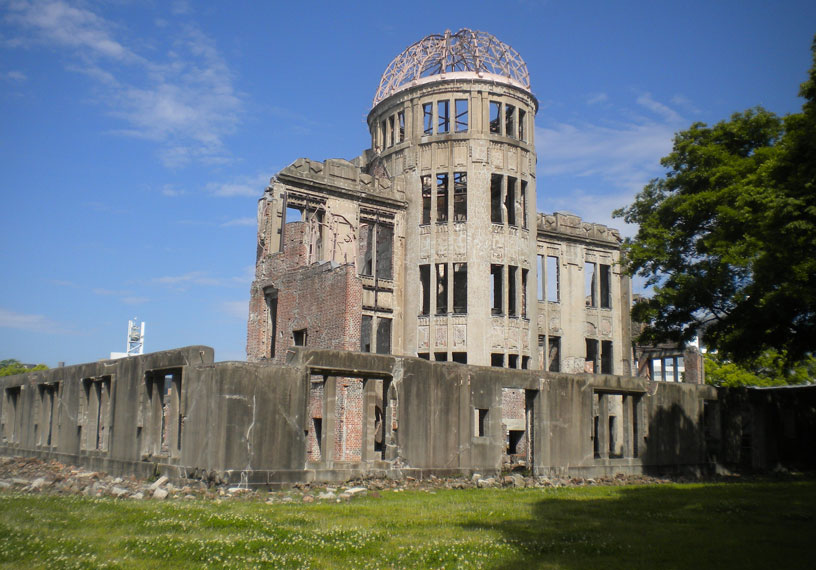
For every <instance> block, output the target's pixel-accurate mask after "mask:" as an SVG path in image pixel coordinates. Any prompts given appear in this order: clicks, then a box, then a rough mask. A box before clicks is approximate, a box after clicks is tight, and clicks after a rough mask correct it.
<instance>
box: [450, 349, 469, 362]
mask: <svg viewBox="0 0 816 570" xmlns="http://www.w3.org/2000/svg"><path fill="white" fill-rule="evenodd" d="M451 360H453V361H454V362H458V363H459V364H467V352H452V353H451Z"/></svg>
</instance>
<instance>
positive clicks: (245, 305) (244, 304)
mask: <svg viewBox="0 0 816 570" xmlns="http://www.w3.org/2000/svg"><path fill="white" fill-rule="evenodd" d="M221 311H222V312H224V313H226V314H227V315H229V316H230V317H233V318H235V319H240V320H242V321H245V320H246V319H247V315H248V314H249V301H224V302H223V303H221Z"/></svg>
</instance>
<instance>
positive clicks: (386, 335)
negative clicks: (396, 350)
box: [377, 317, 391, 354]
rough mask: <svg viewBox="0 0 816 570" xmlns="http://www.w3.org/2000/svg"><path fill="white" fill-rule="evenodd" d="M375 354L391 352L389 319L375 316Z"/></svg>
mask: <svg viewBox="0 0 816 570" xmlns="http://www.w3.org/2000/svg"><path fill="white" fill-rule="evenodd" d="M377 354H391V319H389V318H386V317H377Z"/></svg>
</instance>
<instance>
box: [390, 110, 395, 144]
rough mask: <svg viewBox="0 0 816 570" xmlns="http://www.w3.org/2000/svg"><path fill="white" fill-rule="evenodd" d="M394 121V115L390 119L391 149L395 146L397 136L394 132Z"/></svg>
mask: <svg viewBox="0 0 816 570" xmlns="http://www.w3.org/2000/svg"><path fill="white" fill-rule="evenodd" d="M394 119H395V117H394V115H391V116H390V117H388V146H389V147H392V146H394V135H395V132H394Z"/></svg>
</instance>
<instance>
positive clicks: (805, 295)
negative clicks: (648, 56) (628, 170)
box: [615, 38, 816, 363]
mask: <svg viewBox="0 0 816 570" xmlns="http://www.w3.org/2000/svg"><path fill="white" fill-rule="evenodd" d="M812 51H813V58H814V62H813V66H812V67H811V69H810V73H809V79H808V80H807V81H806V82H805V83H803V84H802V86H801V89H800V91H799V94H800V96H801V97H804V98H805V103H804V105H803V108H802V112H801V113H797V114H794V115H789V116H787V117H784V118H780V117H778V116H776V115H775V114H773V113H771V112H768V111H766V110H764V109H762V108H760V107H757V108H754V109H749V110H747V111H745V112H743V113H735V114H734V115H732V116H731V118H730V119H729V120H727V121H722V122H720V123H717V124H716V125H714V126H713V127H708V126H706V125H705V124H704V123H695V124H693V125H692V126H691V127H690V128H689V129H688V130H686V131H683V132H680V133H678V134H677V135H676V136H675V138H674V146H673V149H672V152H671V153H670V154H669V155H668V156H666V157H664V158H663V159H662V160H661V164H662V165H663V166H664V167H665V168H666V169H667V173H666V174H665V176H664V177H663V178H658V179H655V180H652V181H651V182H650V183H649V184H648V185H647V186H646V187H645V188H644V189H643V191H641V192H640V193H639V194H638V195H637V196H636V197H635V201H634V202H633V203H632V204H631V205H629V206H628V207H626V208H623V209H620V210H617V211H616V212H615V216H617V217H623V219H624V220H625V221H626V222H627V223H636V224H639V225H640V227H639V230H638V232H637V235H636V236H635V237H634V238H633V239H631V240H627V243H626V244H625V245H624V247H625V253H626V264H627V270H628V271H629V272H630V273H631V274H637V275H641V276H643V277H645V278H646V283H647V284H648V285H652V286H653V287H654V294H653V296H652V297H651V298H649V299H646V300H644V301H642V302H640V303H638V304H636V305H635V307H634V308H633V311H632V316H633V318H634V319H635V320H637V321H639V322H643V323H645V324H646V327H645V329H644V331H643V333H642V334H641V336H640V339H639V340H640V341H641V342H664V341H674V342H685V341H688V340H690V339H691V338H693V337H694V336H696V335H698V334H700V333H701V332H704V333H705V334H704V336H705V341H706V344H707V345H708V346H710V347H712V348H716V349H717V350H718V351H719V352H720V353H721V354H722V355H723V357H725V358H728V359H729V360H732V361H735V362H738V363H744V362H751V361H752V360H754V359H756V358H757V357H758V356H760V355H761V354H763V353H764V352H765V351H766V350H768V349H775V350H777V351H778V353H779V354H782V355H784V356H785V358H786V359H787V360H788V361H789V362H795V361H798V360H800V359H802V358H804V357H805V356H806V355H807V354H808V353H811V352H813V351H814V349H816V38H814V42H813V48H812Z"/></svg>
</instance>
